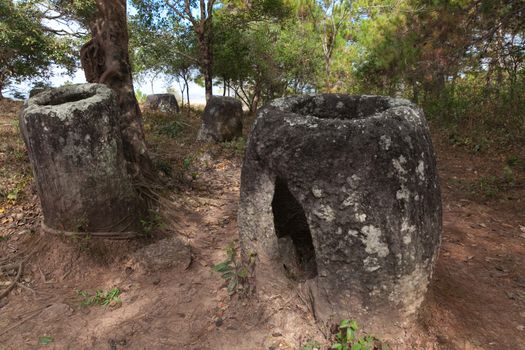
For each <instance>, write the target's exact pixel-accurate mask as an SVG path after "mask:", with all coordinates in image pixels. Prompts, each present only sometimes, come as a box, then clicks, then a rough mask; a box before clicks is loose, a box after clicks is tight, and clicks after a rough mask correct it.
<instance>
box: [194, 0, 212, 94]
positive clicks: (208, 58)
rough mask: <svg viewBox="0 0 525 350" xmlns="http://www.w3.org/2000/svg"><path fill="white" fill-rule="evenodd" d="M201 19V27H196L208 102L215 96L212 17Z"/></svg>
mask: <svg viewBox="0 0 525 350" xmlns="http://www.w3.org/2000/svg"><path fill="white" fill-rule="evenodd" d="M201 6H202V5H201ZM201 21H202V22H201V24H200V26H199V28H198V29H196V33H197V38H198V42H199V50H200V65H201V73H202V75H203V77H204V91H205V95H206V102H208V101H209V100H210V98H211V97H212V96H213V70H212V65H213V58H212V50H211V45H212V33H211V31H212V27H211V17H210V18H208V20H201Z"/></svg>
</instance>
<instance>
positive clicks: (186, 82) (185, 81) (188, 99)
mask: <svg viewBox="0 0 525 350" xmlns="http://www.w3.org/2000/svg"><path fill="white" fill-rule="evenodd" d="M182 79H184V85H185V86H186V101H187V102H188V103H187V105H188V110H189V108H190V85H189V84H188V78H186V77H185V76H184V77H183V78H182ZM182 98H184V96H182Z"/></svg>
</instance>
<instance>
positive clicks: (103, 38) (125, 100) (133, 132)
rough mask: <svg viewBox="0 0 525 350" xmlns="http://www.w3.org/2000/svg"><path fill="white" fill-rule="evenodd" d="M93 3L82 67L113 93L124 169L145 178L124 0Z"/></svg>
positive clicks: (148, 170) (148, 167)
mask: <svg viewBox="0 0 525 350" xmlns="http://www.w3.org/2000/svg"><path fill="white" fill-rule="evenodd" d="M96 5H97V10H98V12H97V16H96V19H95V20H94V21H93V22H92V23H91V25H90V29H91V34H92V39H91V40H90V41H88V42H87V43H86V44H84V46H82V48H81V50H80V60H81V64H82V68H83V69H84V74H85V76H86V80H87V81H88V82H90V83H102V84H106V85H107V86H108V87H110V88H111V89H112V90H113V91H114V92H115V93H116V95H117V102H118V105H119V107H120V110H121V115H120V118H119V124H120V125H119V126H120V130H121V132H122V139H123V146H124V156H125V158H126V160H127V163H128V171H129V172H130V174H131V175H132V176H133V178H135V179H141V178H142V179H144V178H149V177H152V176H154V172H153V167H152V163H151V160H150V158H149V155H148V152H147V149H146V143H145V140H144V131H143V128H142V120H141V114H140V109H139V105H138V102H137V99H136V97H135V92H134V90H133V80H132V77H131V66H130V64H129V53H128V25H127V19H126V0H112V1H110V0H96Z"/></svg>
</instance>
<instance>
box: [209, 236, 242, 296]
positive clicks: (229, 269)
mask: <svg viewBox="0 0 525 350" xmlns="http://www.w3.org/2000/svg"><path fill="white" fill-rule="evenodd" d="M213 270H214V271H217V272H219V273H220V274H221V277H222V278H224V279H225V280H226V281H227V282H228V285H227V289H228V294H230V295H233V294H235V292H237V291H238V290H240V289H242V288H243V284H244V282H245V281H246V280H247V278H248V269H247V268H246V267H245V266H243V265H242V264H240V263H239V262H238V261H237V251H236V249H235V245H234V244H233V242H232V243H230V244H228V246H227V247H226V260H224V261H223V262H221V263H218V264H217V265H214V266H213Z"/></svg>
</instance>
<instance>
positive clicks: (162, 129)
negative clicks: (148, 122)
mask: <svg viewBox="0 0 525 350" xmlns="http://www.w3.org/2000/svg"><path fill="white" fill-rule="evenodd" d="M187 126H188V124H187V123H185V122H182V121H180V120H170V121H167V122H164V123H161V124H158V125H157V126H156V128H155V132H156V133H157V134H159V135H165V136H168V137H170V138H172V139H173V138H175V137H177V135H179V134H180V133H181V131H182V130H184V128H185V127H187Z"/></svg>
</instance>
